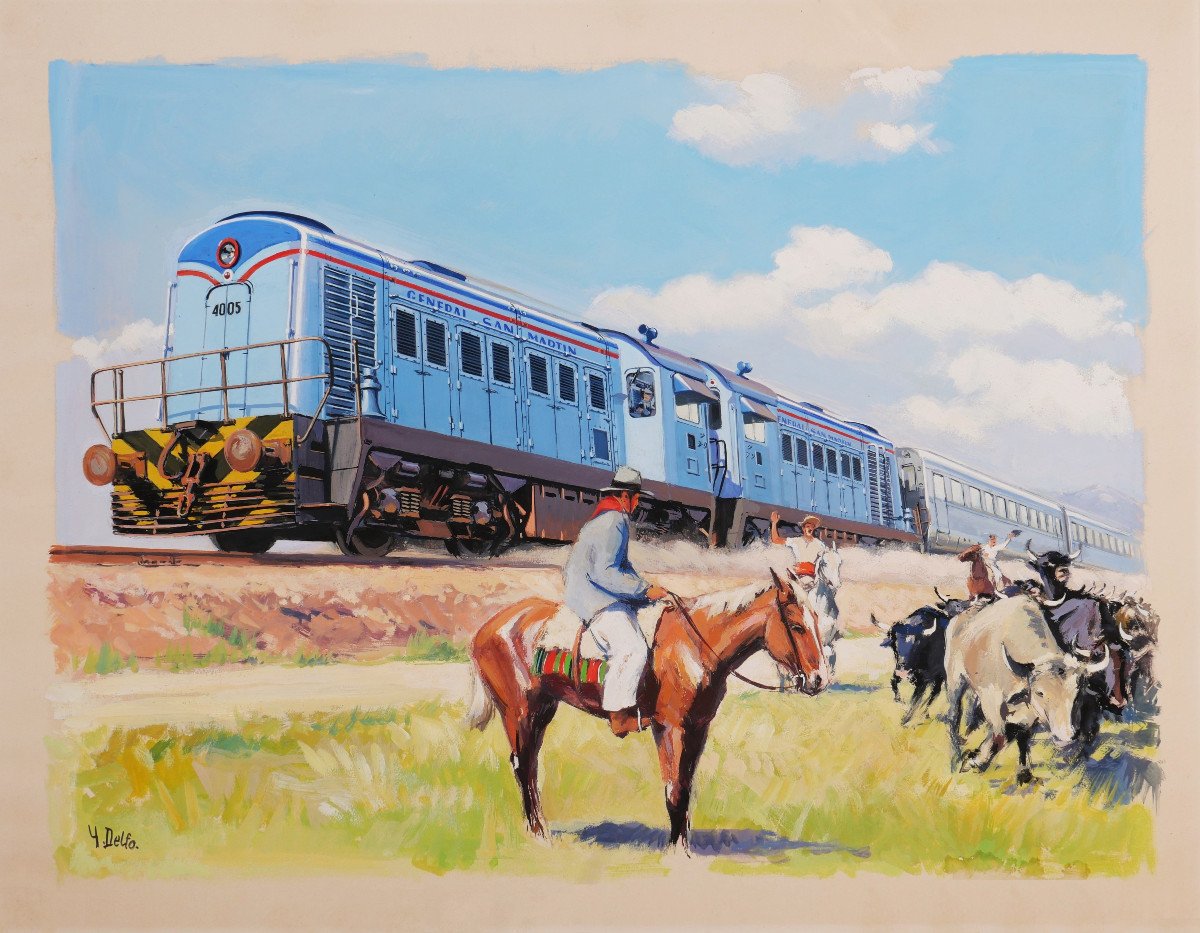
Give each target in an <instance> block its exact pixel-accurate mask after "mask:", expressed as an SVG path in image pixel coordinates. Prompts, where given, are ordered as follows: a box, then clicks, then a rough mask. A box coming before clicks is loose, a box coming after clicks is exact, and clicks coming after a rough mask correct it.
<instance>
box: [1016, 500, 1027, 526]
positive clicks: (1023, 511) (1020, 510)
mask: <svg viewBox="0 0 1200 933" xmlns="http://www.w3.org/2000/svg"><path fill="white" fill-rule="evenodd" d="M1017 521H1019V522H1020V523H1021V524H1022V525H1028V524H1029V509H1027V508H1026V507H1025V506H1023V505H1021V503H1020V502H1018V503H1017Z"/></svg>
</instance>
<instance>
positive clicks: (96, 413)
mask: <svg viewBox="0 0 1200 933" xmlns="http://www.w3.org/2000/svg"><path fill="white" fill-rule="evenodd" d="M302 343H317V344H320V345H321V347H322V348H323V349H324V351H325V372H323V373H314V374H311V375H304V376H294V375H291V374H290V373H288V364H287V351H288V348H289V347H291V346H293V345H296V344H302ZM269 347H278V348H279V378H277V379H258V380H255V381H253V382H237V383H230V382H229V371H228V370H229V356H230V354H232V353H248V352H249V351H251V350H262V349H266V348H269ZM206 356H215V357H218V358H219V360H220V369H221V382H220V384H219V385H198V386H190V387H188V388H184V389H170V390H168V389H167V367H168V366H170V365H171V364H172V363H178V362H180V361H181V360H192V359H199V358H201V357H206ZM148 366H154V367H157V368H158V379H159V391H158V392H151V393H147V394H145V395H126V394H125V374H126V373H127V372H129V371H130V370H136V369H139V368H141V367H148ZM105 373H110V374H111V375H112V398H102V399H98V398H96V379H97V377H99V376H102V375H103V374H105ZM317 380H323V381H324V382H325V392H324V394H323V395H322V396H321V401H320V403H319V404H318V405H317V410H316V411H315V412H313V420H312V422H310V423H309V426H308V428H307V430H305V432H304V435H303V436H302V437H301V438H300V440H301V441H305V440H307V439H308V434H309V432H310V431H312V428H313V424H315V423H316V419H317V418H318V417H320V415H321V411H322V410H323V409H324V408H325V403H326V402H327V401H328V400H329V393H330V392H331V391H332V390H333V351H332V350H331V349H330V347H329V344H328V343H326V342H325V341H324V340H323V339H321V338H320V337H293V338H291V339H289V340H268V341H265V342H263V343H248V344H246V345H245V346H240V347H223V348H221V349H219V350H201V351H200V352H198V353H181V354H179V355H178V356H164V357H160V358H158V359H153V360H138V361H136V362H133V363H118V364H116V365H114V366H104V367H101V368H100V369H97V370H96V371H95V372H93V373H92V379H91V400H92V402H91V405H92V417H93V418H95V419H96V423H97V424H98V425H100V430H101V431H103V432H104V436H105V437H112V436H114V435H116V434H122V433H124V431H125V406H126V405H128V404H130V403H132V402H154V401H157V402H158V403H159V421H160V425H159V426H160V428H161V429H162V430H163V431H168V430H170V425H169V424H168V420H167V399H171V398H178V397H181V396H185V395H200V394H202V393H206V392H219V393H221V416H222V420H223V421H226V422H228V421H230V420H231V419H230V417H229V393H230V392H235V391H238V390H239V389H259V388H264V387H269V386H279V387H280V389H281V394H282V402H283V414H284V417H289V416H290V415H291V402H290V401H289V399H288V389H289V388H290V387H291V386H292V385H294V384H297V383H301V382H315V381H317ZM105 407H109V408H111V409H112V421H113V430H112V431H110V430H109V429H108V425H107V424H105V423H104V418H103V417H102V416H101V414H100V409H102V408H105Z"/></svg>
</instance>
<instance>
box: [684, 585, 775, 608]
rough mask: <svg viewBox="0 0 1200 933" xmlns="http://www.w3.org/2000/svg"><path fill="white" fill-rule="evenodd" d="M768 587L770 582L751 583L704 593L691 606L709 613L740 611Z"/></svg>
mask: <svg viewBox="0 0 1200 933" xmlns="http://www.w3.org/2000/svg"><path fill="white" fill-rule="evenodd" d="M770 588H771V584H770V583H767V584H765V585H764V584H761V583H752V584H748V585H745V586H738V587H734V588H733V589H729V590H720V591H719V592H716V593H705V594H704V595H702V596H697V597H696V601H695V602H694V603H693V604H692V608H693V609H696V610H698V611H702V612H706V613H708V614H709V615H732V614H733V613H736V612H741V611H742V610H743V609H745V608H746V607H747V606H749V605H750V604H751V603H752V602H754V600H756V599H758V597H760V596H762V594H763V593H765V592H766V591H767V590H769V589H770Z"/></svg>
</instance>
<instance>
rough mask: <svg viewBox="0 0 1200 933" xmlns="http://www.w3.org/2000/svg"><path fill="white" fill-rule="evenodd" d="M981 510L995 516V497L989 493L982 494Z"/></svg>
mask: <svg viewBox="0 0 1200 933" xmlns="http://www.w3.org/2000/svg"><path fill="white" fill-rule="evenodd" d="M983 510H984V511H985V512H988V513H990V514H992V515H995V514H996V497H995V496H993V495H992V494H991V493H990V492H985V493H984V494H983Z"/></svg>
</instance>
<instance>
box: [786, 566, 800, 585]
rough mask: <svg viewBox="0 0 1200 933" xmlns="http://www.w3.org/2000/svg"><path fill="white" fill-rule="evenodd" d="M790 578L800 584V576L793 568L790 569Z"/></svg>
mask: <svg viewBox="0 0 1200 933" xmlns="http://www.w3.org/2000/svg"><path fill="white" fill-rule="evenodd" d="M788 578H789V579H791V580H795V581H796V582H797V583H799V582H800V575H799V574H798V573H796V571H794V570H793V569H792V568H791V567H788Z"/></svg>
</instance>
